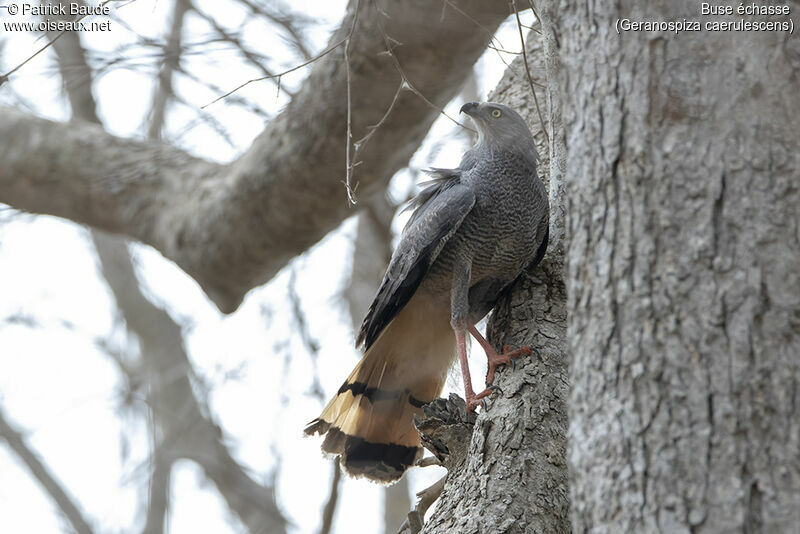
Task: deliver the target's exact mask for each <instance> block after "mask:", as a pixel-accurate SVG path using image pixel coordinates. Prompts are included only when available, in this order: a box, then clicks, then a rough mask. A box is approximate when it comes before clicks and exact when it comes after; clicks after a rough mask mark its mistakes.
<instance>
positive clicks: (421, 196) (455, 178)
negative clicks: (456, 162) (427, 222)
mask: <svg viewBox="0 0 800 534" xmlns="http://www.w3.org/2000/svg"><path fill="white" fill-rule="evenodd" d="M422 172H424V173H425V174H427V175H428V176H430V177H431V179H430V180H426V181H424V182H420V184H419V185H422V186H424V188H423V189H422V191H420V192H419V193H417V196H415V197H414V198H413V199H411V201H410V202H409V203H408V205H407V206H406V207H405V208H403V211H402V212H401V213H405V212H406V211H410V210H413V213H412V214H411V217H410V218H409V219H408V222H407V223H406V226H405V227H404V228H403V231H405V230H407V229H408V228H410V227H411V226H412V225H413V224H414V223H415V222H417V219H419V217H420V216H421V215H422V214H423V213H425V210H426V208H427V207H428V204H430V202H431V200H433V199H434V198H436V197H437V196H438V195H439V193H441V192H442V191H445V190H447V189H449V188H450V187H452V186H453V185H456V184H458V183H460V181H461V172H462V171H461V169H439V168H436V167H434V168H431V169H425V170H423V171H422Z"/></svg>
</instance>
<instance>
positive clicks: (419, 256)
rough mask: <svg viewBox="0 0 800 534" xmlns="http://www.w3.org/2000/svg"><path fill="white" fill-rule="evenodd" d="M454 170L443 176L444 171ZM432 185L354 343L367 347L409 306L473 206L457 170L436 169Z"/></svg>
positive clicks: (420, 200)
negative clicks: (409, 302)
mask: <svg viewBox="0 0 800 534" xmlns="http://www.w3.org/2000/svg"><path fill="white" fill-rule="evenodd" d="M446 170H447V171H452V172H449V173H445V172H444V171H446ZM434 172H435V173H436V175H435V176H434V180H433V184H432V185H429V186H428V188H426V189H425V190H423V192H422V193H424V195H425V196H424V198H421V199H420V197H417V199H415V201H418V202H417V204H416V211H415V212H414V214H413V216H412V220H411V221H410V222H409V224H408V225H407V226H406V228H405V229H404V230H403V236H402V238H401V239H400V244H399V245H398V246H397V249H396V250H395V251H394V254H392V260H391V262H390V263H389V267H388V269H386V274H384V276H383V281H382V282H381V285H380V288H379V289H378V293H377V295H376V296H375V299H374V300H373V301H372V304H371V305H370V307H369V311H368V312H367V316H366V317H365V318H364V323H363V324H362V325H361V331H360V332H359V334H358V340H357V341H356V345H357V346H358V345H361V343H364V345H365V348H367V349H368V348H369V347H370V345H372V343H374V342H375V340H376V339H378V335H380V333H381V331H382V330H383V329H384V328H385V327H386V325H388V324H389V322H391V320H392V319H394V317H395V316H396V315H397V314H398V312H399V311H400V310H401V309H403V306H405V305H406V303H408V301H409V299H410V298H411V296H412V295H413V294H414V292H415V291H416V290H417V288H418V287H419V285H420V283H421V282H422V280H423V278H424V277H425V275H426V274H427V272H428V269H430V266H431V265H432V264H433V262H434V261H435V260H436V257H437V256H438V254H439V252H440V251H441V250H442V247H443V246H444V245H445V243H447V240H448V239H449V238H450V236H452V235H453V233H454V232H455V231H456V230H457V229H458V227H459V226H460V225H461V222H462V221H463V220H464V217H466V216H467V214H468V213H469V212H470V210H472V207H473V206H474V205H475V195H474V194H473V193H472V191H470V190H469V188H467V187H466V186H464V185H462V184H461V183H460V177H461V171H460V170H458V169H452V170H450V169H435V171H434Z"/></svg>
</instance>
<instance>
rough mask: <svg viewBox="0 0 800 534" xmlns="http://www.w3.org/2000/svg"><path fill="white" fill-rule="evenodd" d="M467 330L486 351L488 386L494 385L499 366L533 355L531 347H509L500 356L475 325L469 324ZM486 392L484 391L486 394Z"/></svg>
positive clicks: (504, 348)
mask: <svg viewBox="0 0 800 534" xmlns="http://www.w3.org/2000/svg"><path fill="white" fill-rule="evenodd" d="M467 329H468V330H469V333H470V334H472V336H473V337H474V338H475V339H477V340H478V343H479V344H480V346H481V347H483V350H484V351H486V359H487V360H489V370H488V372H487V373H486V385H487V386H491V385H492V384H493V383H494V373H495V371H496V370H497V367H498V366H500V365H508V364H509V363H513V358H517V357H519V356H522V355H525V356H530V355H531V354H533V350H532V349H531V348H530V347H522V348H520V349H516V350H510V349H511V347H509V346H508V345H506V346H505V347H503V354H498V353H497V351H496V350H494V347H492V346H491V345H490V344H489V342H488V341H486V338H485V337H483V336H482V335H481V333H480V332H479V331H478V329H477V328H475V325H474V324H472V323H469V326H468V327H467ZM486 391H489V389H488V388H487V389H486ZM486 391H484V393H485V392H486ZM481 395H483V393H481ZM487 395H488V393H487ZM485 396H486V395H484V397H485Z"/></svg>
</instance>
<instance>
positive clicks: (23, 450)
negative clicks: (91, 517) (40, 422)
mask: <svg viewBox="0 0 800 534" xmlns="http://www.w3.org/2000/svg"><path fill="white" fill-rule="evenodd" d="M0 437H2V438H3V439H5V441H6V443H8V446H9V447H10V448H11V450H12V451H14V454H16V455H17V457H18V458H19V459H20V460H22V462H23V463H24V464H25V465H26V466H28V470H29V471H30V472H31V474H32V475H33V477H34V478H35V479H36V480H38V481H39V484H41V486H42V488H44V490H45V491H46V492H47V493H48V494H49V495H50V497H51V498H52V499H53V501H54V502H55V503H56V506H58V508H59V509H60V510H61V511H62V512H63V513H64V516H65V517H66V518H67V520H68V521H69V523H70V524H71V525H72V528H74V529H75V531H76V532H78V533H79V534H92V527H90V526H89V523H88V522H87V521H86V519H84V518H83V514H81V511H80V509H79V508H78V505H77V504H75V503H74V502H73V501H72V498H71V497H70V496H69V495H67V492H66V491H64V490H63V489H62V488H61V485H60V484H59V483H58V482H57V481H56V480H55V478H53V475H51V474H50V471H49V470H48V469H47V467H45V465H44V464H43V463H42V462H41V461H40V460H39V458H38V457H37V456H36V454H35V453H34V452H33V451H32V450H31V449H30V448H28V446H27V445H26V444H25V440H24V439H23V437H22V435H21V434H20V433H19V432H18V431H17V430H16V429H15V428H14V427H13V426H11V424H10V423H9V422H8V421H7V420H6V417H5V414H4V413H3V410H2V408H0Z"/></svg>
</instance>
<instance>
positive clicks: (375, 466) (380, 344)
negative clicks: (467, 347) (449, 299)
mask: <svg viewBox="0 0 800 534" xmlns="http://www.w3.org/2000/svg"><path fill="white" fill-rule="evenodd" d="M448 319H449V314H448V313H447V312H446V311H444V312H443V311H442V309H441V308H440V307H436V306H434V305H432V304H431V303H429V302H427V301H425V300H424V299H422V298H419V297H417V296H415V297H413V298H412V299H411V300H410V301H409V303H408V304H407V305H406V306H405V307H404V308H403V310H402V311H401V312H400V313H399V314H398V315H397V316H396V317H395V318H394V319H393V320H392V322H391V323H390V324H389V325H387V326H386V328H385V329H384V331H383V332H382V333H381V335H380V337H379V338H378V339H377V340H376V341H375V343H373V344H372V346H371V347H370V348H369V349H368V350H367V352H366V353H365V354H364V357H363V358H362V359H361V361H360V362H359V363H358V365H356V367H355V369H353V371H352V372H351V373H350V376H348V377H347V380H345V382H344V384H342V387H340V388H339V391H338V392H337V393H336V395H335V396H334V397H333V399H331V401H330V402H329V403H328V405H327V406H326V407H325V409H324V410H323V411H322V414H321V415H320V416H319V417H318V418H317V419H315V420H314V421H312V422H311V423H309V425H308V426H307V427H306V429H305V433H306V434H308V435H311V434H320V435H322V434H325V440H324V441H323V443H322V450H323V451H325V452H326V453H330V454H338V455H340V456H341V465H342V467H343V468H344V469H345V471H347V472H348V473H349V474H351V475H354V476H365V477H367V478H369V479H372V480H376V481H379V482H393V481H395V480H397V479H398V478H400V476H402V474H403V472H405V470H406V469H407V468H408V467H409V466H410V465H412V464H413V463H414V462H415V461H416V460H417V458H419V457H420V456H421V454H422V449H421V447H420V441H419V435H418V434H417V431H416V429H415V428H414V424H413V415H414V414H415V413H417V414H421V413H422V410H421V408H422V406H423V405H424V404H426V403H428V402H431V401H432V400H433V399H435V398H436V397H438V396H439V394H440V392H441V390H442V386H443V385H444V381H445V378H446V376H447V370H448V369H449V367H450V365H451V363H452V361H453V359H454V356H455V336H454V335H453V331H452V329H451V327H450V324H449V320H448Z"/></svg>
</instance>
